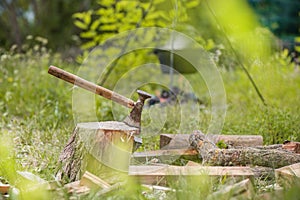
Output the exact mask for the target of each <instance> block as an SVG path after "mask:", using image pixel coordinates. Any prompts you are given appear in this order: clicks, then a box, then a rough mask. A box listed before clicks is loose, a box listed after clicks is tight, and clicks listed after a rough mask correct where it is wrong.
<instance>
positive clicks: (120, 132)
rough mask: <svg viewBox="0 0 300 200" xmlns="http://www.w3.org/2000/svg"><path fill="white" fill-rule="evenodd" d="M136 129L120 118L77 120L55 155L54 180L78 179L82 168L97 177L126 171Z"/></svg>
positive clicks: (68, 180) (137, 130) (67, 180)
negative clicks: (61, 148)
mask: <svg viewBox="0 0 300 200" xmlns="http://www.w3.org/2000/svg"><path fill="white" fill-rule="evenodd" d="M138 132H139V129H138V128H134V127H130V126H128V125H126V124H125V123H123V122H115V121H107V122H87V123H79V124H77V126H76V128H75V129H74V131H73V133H72V135H71V137H70V139H69V141H68V143H67V144H66V146H65V148H64V149H63V151H62V153H61V154H60V156H59V161H58V162H59V168H58V172H57V173H56V180H59V181H62V182H73V181H77V180H80V178H81V176H82V174H83V172H85V171H90V172H91V173H93V174H95V175H97V176H99V177H101V175H102V177H103V175H107V176H108V175H109V174H110V175H112V173H109V172H114V171H120V172H127V171H128V166H129V162H130V156H131V152H132V148H133V143H134V135H135V134H138Z"/></svg>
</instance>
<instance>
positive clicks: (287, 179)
mask: <svg viewBox="0 0 300 200" xmlns="http://www.w3.org/2000/svg"><path fill="white" fill-rule="evenodd" d="M275 177H276V181H277V182H278V183H279V184H280V185H283V186H291V185H293V184H294V183H295V182H296V181H298V184H299V183H300V163H296V164H293V165H289V166H285V167H282V168H279V169H276V170H275Z"/></svg>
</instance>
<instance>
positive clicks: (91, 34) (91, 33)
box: [80, 31, 97, 38]
mask: <svg viewBox="0 0 300 200" xmlns="http://www.w3.org/2000/svg"><path fill="white" fill-rule="evenodd" d="M96 35H97V33H96V31H87V32H82V33H80V37H82V38H93V37H95V36H96Z"/></svg>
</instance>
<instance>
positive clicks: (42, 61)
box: [0, 44, 300, 199]
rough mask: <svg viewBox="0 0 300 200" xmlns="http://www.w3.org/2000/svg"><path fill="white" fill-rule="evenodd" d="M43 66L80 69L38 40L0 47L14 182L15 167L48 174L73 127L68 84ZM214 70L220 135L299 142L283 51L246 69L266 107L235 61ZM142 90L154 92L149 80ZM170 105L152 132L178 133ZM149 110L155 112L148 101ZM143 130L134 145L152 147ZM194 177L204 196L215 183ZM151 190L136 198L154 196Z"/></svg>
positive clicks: (3, 123)
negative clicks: (220, 104)
mask: <svg viewBox="0 0 300 200" xmlns="http://www.w3.org/2000/svg"><path fill="white" fill-rule="evenodd" d="M49 65H57V66H60V67H62V68H63V69H64V70H67V71H70V72H72V73H75V74H76V72H77V70H78V69H79V65H78V64H76V63H71V62H66V61H63V59H62V58H61V57H60V55H59V54H55V53H52V52H51V51H49V50H48V49H47V48H45V47H43V45H42V44H41V45H36V46H34V47H30V48H28V49H26V51H24V53H17V52H16V51H15V50H14V49H13V48H12V49H11V50H10V51H4V50H1V52H0V85H1V87H0V111H1V113H2V115H1V119H0V130H1V131H0V152H1V153H0V163H1V165H0V177H1V179H2V180H3V181H8V182H9V183H11V184H12V185H14V184H17V183H14V181H15V180H16V173H15V172H16V171H29V172H32V173H33V174H36V175H38V176H39V177H41V178H43V179H45V180H53V179H54V175H55V172H56V170H57V160H58V156H59V153H60V152H61V150H62V149H63V147H64V145H65V144H66V142H67V140H68V138H69V136H70V134H71V132H72V130H73V128H74V127H75V124H74V120H73V113H72V86H71V85H69V84H67V83H65V82H63V81H60V80H58V79H55V78H53V77H51V76H50V75H48V74H47V69H48V67H49ZM219 71H220V73H221V75H222V79H223V83H224V86H225V89H226V100H227V111H226V118H225V123H224V126H223V129H222V132H221V133H220V134H254V135H262V136H263V138H264V143H265V144H266V145H269V144H279V143H282V142H284V141H285V140H292V141H300V104H299V102H300V69H299V66H298V67H296V65H295V63H293V62H291V57H290V56H289V54H288V52H287V51H286V50H285V51H281V52H276V53H275V54H274V55H272V57H271V58H270V59H269V60H268V62H266V64H264V65H258V66H255V65H253V66H251V68H249V72H250V74H251V75H252V77H253V78H254V80H255V82H256V84H257V85H258V87H259V88H260V90H261V92H262V94H263V95H264V98H265V100H266V103H267V105H266V106H265V105H263V104H262V102H261V101H260V99H259V98H258V96H257V94H256V93H255V91H254V89H253V87H252V85H251V83H250V82H249V80H248V78H247V77H246V76H245V74H244V72H243V71H241V70H239V69H238V68H237V69H224V68H219ZM148 92H152V93H154V91H151V87H148ZM202 98H203V99H208V101H207V102H208V103H207V105H206V106H205V107H202V108H201V109H200V112H199V115H200V116H201V117H200V119H201V120H200V124H197V128H200V129H201V130H204V132H205V130H206V129H207V126H208V124H209V120H210V116H211V110H210V107H209V105H210V104H209V98H210V97H209V95H207V94H205V93H204V94H203V97H202ZM97 101H98V102H100V103H98V105H97V106H98V109H99V115H98V120H99V121H104V120H114V118H113V116H112V114H111V107H110V104H108V103H105V101H106V100H103V99H98V100H97ZM102 101H104V102H102ZM101 102H102V103H101ZM158 109H160V108H158ZM176 109H177V108H170V109H168V111H167V112H168V113H167V114H168V115H167V116H168V120H167V121H166V123H165V124H163V126H162V128H161V130H160V131H159V132H161V133H177V132H178V130H177V127H178V120H180V119H178V114H177V113H178V112H177V110H176ZM152 111H153V112H155V108H154V109H153V110H152ZM152 111H151V112H152ZM190 111H191V112H192V110H188V109H186V112H187V113H186V115H185V113H182V115H183V116H184V117H185V118H186V119H187V121H188V122H189V123H187V124H186V126H185V127H183V130H184V133H187V134H188V133H191V131H193V130H194V129H195V127H196V126H195V123H196V121H195V119H194V118H192V117H190V118H189V114H188V112H190ZM143 116H145V117H144V119H143V120H144V121H143V123H145V124H147V120H149V119H148V118H147V110H146V111H145V114H144V115H143ZM197 123H198V122H197ZM142 137H144V144H143V146H142V147H141V148H140V151H143V150H150V149H157V148H158V142H159V141H158V135H154V136H153V135H150V136H149V134H146V133H145V135H144V136H143V135H142ZM201 182H202V183H203V184H199V185H205V187H202V188H201V189H200V191H201V192H202V193H201V195H204V196H202V197H205V195H207V194H208V193H209V192H210V191H212V190H213V188H214V187H215V186H214V185H213V184H212V183H211V182H209V181H208V180H201ZM175 187H188V188H190V189H189V190H187V193H184V194H177V196H176V195H175V197H177V198H179V199H182V198H183V197H184V196H185V195H187V194H189V195H191V194H195V193H197V190H196V189H197V188H198V187H196V185H195V183H194V184H191V185H189V186H187V185H185V186H184V184H183V185H182V184H181V185H177V186H175ZM192 187H194V189H191V188H192ZM198 189H199V188H198ZM141 190H142V188H135V189H132V188H131V189H130V188H127V189H126V190H125V191H123V192H122V193H121V194H115V197H114V198H113V197H111V199H120V198H121V197H122V198H126V197H128V198H135V199H139V198H141V193H140V192H141ZM205 192H206V193H205ZM294 192H295V191H294ZM134 194H138V195H134ZM197 194H198V193H197ZM293 194H295V193H293ZM122 195H124V196H122ZM126 195H127V196H126ZM130 195H132V196H130ZM153 195H154V197H153V196H151V195H150V196H148V197H143V198H144V199H155V194H153ZM156 195H161V194H156ZM199 195H200V193H199ZM201 195H200V196H197V195H196V197H199V198H200V197H201ZM171 196H172V195H171ZM172 197H174V196H172ZM190 197H191V196H190ZM170 198H171V197H170Z"/></svg>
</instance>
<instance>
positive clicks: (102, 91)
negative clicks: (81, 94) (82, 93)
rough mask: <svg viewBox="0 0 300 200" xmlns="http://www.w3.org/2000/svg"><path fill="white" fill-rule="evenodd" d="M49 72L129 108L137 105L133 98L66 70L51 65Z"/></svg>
mask: <svg viewBox="0 0 300 200" xmlns="http://www.w3.org/2000/svg"><path fill="white" fill-rule="evenodd" d="M48 73H49V74H51V75H53V76H55V77H57V78H60V79H62V80H64V81H67V82H69V83H72V84H74V85H77V86H79V87H81V88H84V89H86V90H88V91H91V92H93V93H95V94H98V95H101V96H103V97H105V98H107V99H110V100H112V101H115V102H116V103H119V104H121V105H123V106H126V107H128V108H134V106H135V102H134V101H132V100H131V99H128V98H127V97H124V96H122V95H120V94H118V93H115V92H113V91H111V90H109V89H106V88H104V87H101V86H99V85H96V84H94V83H92V82H89V81H86V80H84V79H83V78H80V77H78V76H76V75H74V74H72V73H69V72H67V71H64V70H62V69H60V68H57V67H55V66H50V67H49V70H48Z"/></svg>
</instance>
